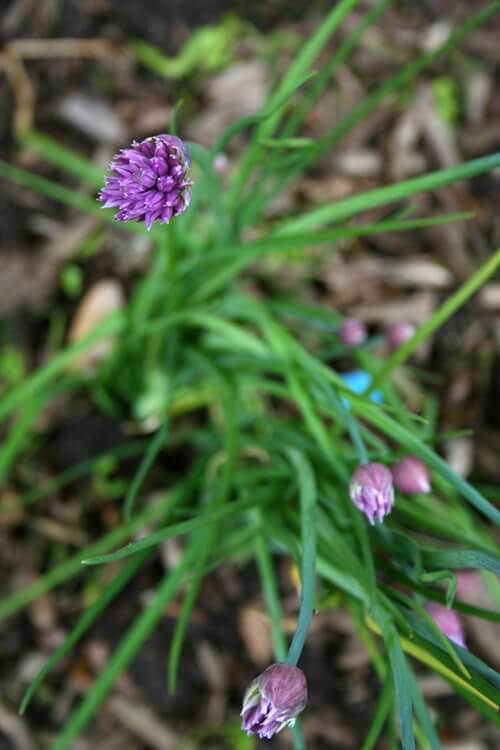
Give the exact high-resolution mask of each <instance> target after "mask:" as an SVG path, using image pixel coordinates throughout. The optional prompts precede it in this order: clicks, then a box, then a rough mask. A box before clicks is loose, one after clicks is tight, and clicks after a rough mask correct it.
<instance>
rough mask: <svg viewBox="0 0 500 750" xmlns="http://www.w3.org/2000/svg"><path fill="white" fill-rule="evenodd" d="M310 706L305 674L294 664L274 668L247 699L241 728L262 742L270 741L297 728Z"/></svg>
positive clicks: (254, 683) (258, 680)
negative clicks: (285, 729)
mask: <svg viewBox="0 0 500 750" xmlns="http://www.w3.org/2000/svg"><path fill="white" fill-rule="evenodd" d="M306 703H307V683H306V678H305V677H304V673H303V672H302V670H301V669H299V668H298V667H292V666H291V665H290V664H282V663H277V664H272V665H271V666H270V667H268V668H267V669H266V670H265V671H264V672H262V674H261V675H259V676H258V677H257V678H256V679H255V680H253V681H252V682H251V683H250V685H249V687H248V688H247V691H246V693H245V697H244V699H243V708H242V711H241V717H242V722H241V728H242V729H244V730H245V731H246V733H247V734H249V735H251V734H256V735H258V736H259V737H260V739H261V740H262V739H270V738H271V737H274V735H275V734H277V733H278V732H280V731H281V730H282V729H284V728H285V727H293V725H294V724H295V720H296V718H297V716H298V715H299V714H300V712H301V711H303V709H304V708H305V706H306Z"/></svg>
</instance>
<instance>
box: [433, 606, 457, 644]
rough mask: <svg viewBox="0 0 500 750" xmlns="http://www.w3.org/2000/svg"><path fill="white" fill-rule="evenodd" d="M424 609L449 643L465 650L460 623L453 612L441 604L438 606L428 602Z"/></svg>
mask: <svg viewBox="0 0 500 750" xmlns="http://www.w3.org/2000/svg"><path fill="white" fill-rule="evenodd" d="M426 609H427V612H428V613H429V614H430V616H431V617H432V619H433V620H434V622H435V623H436V625H437V626H438V628H439V630H441V631H442V632H443V633H444V634H445V636H446V637H447V638H449V639H450V641H453V642H454V643H456V644H457V645H458V646H462V648H465V637H464V630H463V627H462V621H461V619H460V617H459V616H458V614H457V613H456V612H455V610H454V609H450V608H449V607H445V606H444V605H443V604H439V602H429V603H428V604H427V605H426Z"/></svg>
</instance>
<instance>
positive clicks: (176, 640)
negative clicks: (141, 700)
mask: <svg viewBox="0 0 500 750" xmlns="http://www.w3.org/2000/svg"><path fill="white" fill-rule="evenodd" d="M210 369H212V367H211V366H210ZM217 379H218V381H219V383H220V384H221V385H222V384H223V386H224V391H223V395H222V402H223V405H224V417H225V424H224V442H225V463H224V466H223V469H222V476H221V479H220V481H219V482H218V486H217V487H216V490H215V498H214V500H213V502H212V504H211V505H210V507H209V511H212V509H218V508H224V506H227V504H228V500H229V495H230V492H231V486H232V482H233V477H234V472H235V462H236V455H237V450H238V443H237V430H236V399H235V394H234V393H233V392H232V389H231V388H230V387H229V386H228V385H226V384H225V383H224V380H223V378H222V377H218V378H217ZM217 532H218V524H217V523H211V524H210V525H209V526H208V527H207V526H205V527H204V528H203V529H202V530H201V532H200V533H199V534H198V535H197V536H196V541H195V544H196V546H197V547H198V555H197V557H196V559H195V561H194V563H193V568H192V571H191V580H190V582H189V587H188V591H187V594H186V596H185V597H184V601H183V603H182V607H181V612H180V615H179V619H178V621H177V625H176V627H175V632H174V637H173V639H172V645H171V646H170V651H169V656H168V669H167V671H168V689H169V691H170V692H171V693H173V692H175V687H176V682H177V671H178V667H179V659H180V655H181V650H182V645H183V643H184V637H185V635H186V630H187V626H188V622H189V617H190V615H191V610H192V608H193V606H194V603H195V600H196V597H197V596H198V591H199V588H200V586H201V582H202V580H203V577H204V575H205V571H204V568H205V563H206V560H207V559H208V558H209V557H210V555H211V553H212V550H213V548H214V545H215V544H216V543H217Z"/></svg>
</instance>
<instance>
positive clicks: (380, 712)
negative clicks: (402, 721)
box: [361, 680, 393, 750]
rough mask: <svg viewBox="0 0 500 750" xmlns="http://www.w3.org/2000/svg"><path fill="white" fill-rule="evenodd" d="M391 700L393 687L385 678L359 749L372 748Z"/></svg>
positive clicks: (389, 708) (369, 749) (385, 717)
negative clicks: (370, 721)
mask: <svg viewBox="0 0 500 750" xmlns="http://www.w3.org/2000/svg"><path fill="white" fill-rule="evenodd" d="M392 702H393V687H392V683H391V681H390V680H386V681H385V683H384V687H383V690H382V694H381V696H380V699H379V702H378V704H377V709H376V711H375V713H374V715H373V719H372V723H371V725H370V728H369V729H368V733H367V735H366V737H365V739H364V741H363V744H362V746H361V750H373V748H374V747H375V745H376V743H377V740H378V738H379V736H380V732H381V731H382V729H383V728H384V724H385V721H386V719H387V716H388V715H389V711H390V710H391V705H392Z"/></svg>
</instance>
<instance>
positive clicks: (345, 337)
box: [339, 318, 366, 346]
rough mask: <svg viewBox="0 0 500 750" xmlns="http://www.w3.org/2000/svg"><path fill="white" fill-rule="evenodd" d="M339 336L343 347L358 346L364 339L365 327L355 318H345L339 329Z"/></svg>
mask: <svg viewBox="0 0 500 750" xmlns="http://www.w3.org/2000/svg"><path fill="white" fill-rule="evenodd" d="M339 336H340V340H341V341H342V343H343V344H345V346H359V345H360V344H362V343H363V341H364V340H365V339H366V327H365V324H364V323H363V321H361V320H358V319H357V318H345V320H344V321H343V322H342V324H341V326H340V328H339Z"/></svg>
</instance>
